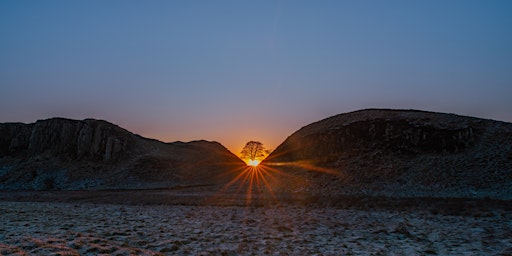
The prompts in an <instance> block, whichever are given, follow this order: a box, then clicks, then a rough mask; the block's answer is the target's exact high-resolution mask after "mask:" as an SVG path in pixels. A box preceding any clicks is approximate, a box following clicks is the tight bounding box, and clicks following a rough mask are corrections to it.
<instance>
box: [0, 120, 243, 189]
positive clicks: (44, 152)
mask: <svg viewBox="0 0 512 256" xmlns="http://www.w3.org/2000/svg"><path fill="white" fill-rule="evenodd" d="M243 165H244V163H243V162H242V161H241V160H240V159H239V158H238V157H236V156H235V155H233V154H232V153H230V152H229V151H228V150H227V149H226V148H225V147H223V146H222V145H220V144H219V143H217V142H207V141H193V142H189V143H183V142H174V143H163V142H160V141H157V140H151V139H146V138H143V137H141V136H138V135H135V134H132V133H130V132H128V131H126V130H124V129H122V128H120V127H118V126H116V125H113V124H111V123H108V122H105V121H100V120H93V119H86V120H83V121H78V120H69V119H62V118H54V119H48V120H40V121H37V122H36V123H33V124H22V123H3V124H0V189H3V190H80V189H126V188H129V189H147V188H162V187H164V188H166V187H174V186H187V185H205V184H215V183H222V184H223V183H225V182H226V180H228V179H229V175H232V174H230V173H229V172H228V171H229V170H231V169H233V168H239V167H240V166H243Z"/></svg>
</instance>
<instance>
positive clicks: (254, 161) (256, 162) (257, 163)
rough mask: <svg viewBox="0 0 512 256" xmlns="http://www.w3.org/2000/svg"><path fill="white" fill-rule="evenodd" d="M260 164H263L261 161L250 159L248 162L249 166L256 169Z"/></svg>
mask: <svg viewBox="0 0 512 256" xmlns="http://www.w3.org/2000/svg"><path fill="white" fill-rule="evenodd" d="M260 162H261V161H260V160H252V159H249V160H247V165H249V166H254V167H256V166H258V165H259V164H260Z"/></svg>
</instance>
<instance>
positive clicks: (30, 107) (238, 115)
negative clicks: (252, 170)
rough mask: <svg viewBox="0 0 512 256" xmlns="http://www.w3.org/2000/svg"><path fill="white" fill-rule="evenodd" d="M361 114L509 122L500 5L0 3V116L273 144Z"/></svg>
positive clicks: (510, 48) (511, 88)
mask: <svg viewBox="0 0 512 256" xmlns="http://www.w3.org/2000/svg"><path fill="white" fill-rule="evenodd" d="M363 108H406V109H411V108H412V109H422V110H429V111H439V112H450V113H457V114H463V115H472V116H478V117H483V118H491V119H497V120H502V121H508V122H511V121H512V1H493V0H489V1H483V0H482V1H471V0H458V1H457V0H450V1H444V0H442V1H435V0H433V1H431V0H429V1H411V0H405V1H297V0H290V1H221V0H219V1H185V0H183V1H126V0H123V1H115V0H109V1H51V0H46V1H23V0H12V1H11V0H1V1H0V122H12V121H21V122H34V121H36V120H37V119H45V118H50V117H56V116H60V117H67V118H73V119H84V118H88V117H91V118H97V119H105V120H108V121H110V122H113V123H115V124H118V125H120V126H122V127H124V128H126V129H128V130H130V131H132V132H135V133H138V134H141V135H143V136H145V137H150V138H156V139H160V140H162V141H166V142H170V141H176V140H181V141H190V140H197V139H206V140H215V141H219V142H221V143H222V144H223V145H225V146H226V147H228V148H229V149H230V150H231V151H233V152H234V153H236V154H238V153H239V152H240V150H241V148H242V147H243V146H244V145H245V143H246V142H247V141H249V140H259V141H261V142H263V143H264V144H265V145H266V146H267V147H269V148H275V147H277V145H278V144H280V143H281V142H282V141H283V140H284V139H286V137H287V136H288V135H290V134H291V133H292V132H294V131H295V130H297V129H299V128H300V127H302V126H304V125H307V124H309V123H311V122H314V121H318V120H320V119H323V118H326V117H329V116H331V115H335V114H339V113H344V112H348V111H354V110H358V109H363Z"/></svg>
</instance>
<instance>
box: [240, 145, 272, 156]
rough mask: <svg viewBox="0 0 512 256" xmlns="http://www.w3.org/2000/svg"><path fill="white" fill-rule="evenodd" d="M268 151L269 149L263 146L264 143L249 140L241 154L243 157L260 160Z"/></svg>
mask: <svg viewBox="0 0 512 256" xmlns="http://www.w3.org/2000/svg"><path fill="white" fill-rule="evenodd" d="M268 153H269V151H268V150H266V149H265V147H263V143H261V142H259V141H249V142H247V144H245V147H244V148H243V149H242V152H240V155H241V158H242V159H249V160H260V159H261V158H264V157H265V155H266V154H268Z"/></svg>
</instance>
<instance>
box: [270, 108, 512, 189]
mask: <svg viewBox="0 0 512 256" xmlns="http://www.w3.org/2000/svg"><path fill="white" fill-rule="evenodd" d="M263 164H264V165H267V166H269V167H271V168H275V169H276V170H279V171H280V172H282V173H286V174H292V175H290V176H291V177H293V178H287V179H282V180H281V181H277V182H275V183H274V184H273V187H274V189H275V190H276V191H292V192H293V191H295V192H306V193H310V194H318V195H323V196H331V195H374V196H391V197H467V198H485V197H490V198H497V199H512V124H510V123H505V122H499V121H493V120H486V119H480V118H474V117H466V116H459V115H455V114H444V113H433V112H425V111H416V110H387V109H367V110H360V111H355V112H351V113H345V114H339V115H336V116H332V117H329V118H326V119H323V120H321V121H318V122H315V123H312V124H310V125H307V126H305V127H303V128H301V129H299V130H298V131H296V132H295V133H293V134H292V135H291V136H289V137H288V138H287V139H286V140H285V141H284V142H283V143H282V144H281V145H280V146H278V147H277V148H276V149H275V150H274V152H272V154H271V155H270V156H269V157H268V158H267V159H266V160H265V161H264V162H263Z"/></svg>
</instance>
